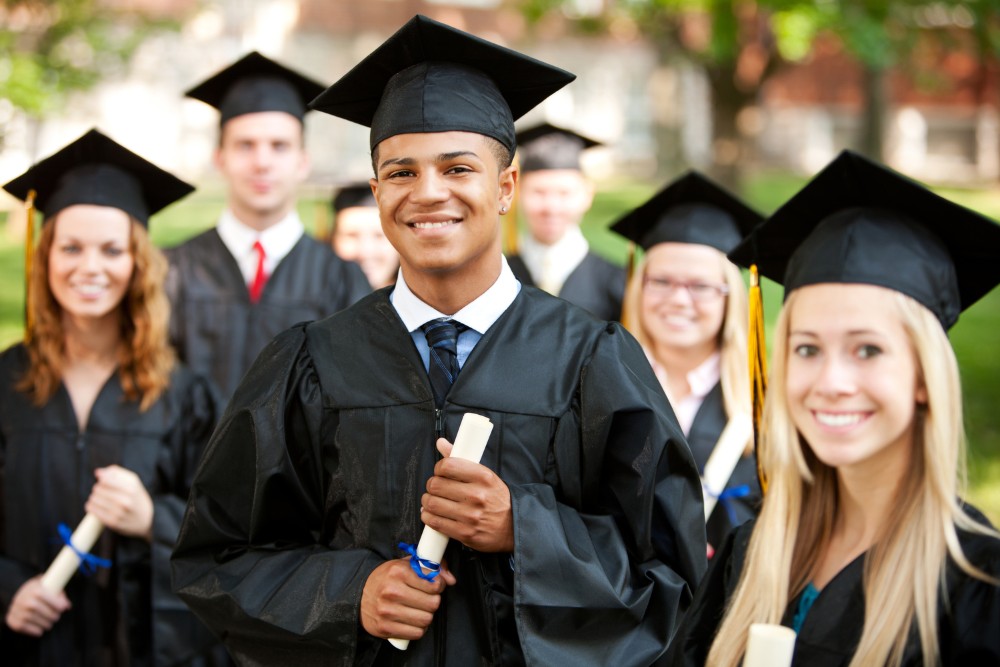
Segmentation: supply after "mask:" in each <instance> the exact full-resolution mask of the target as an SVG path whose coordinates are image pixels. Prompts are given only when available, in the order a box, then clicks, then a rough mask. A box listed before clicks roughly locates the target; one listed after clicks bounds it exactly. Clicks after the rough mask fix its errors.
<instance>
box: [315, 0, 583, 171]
mask: <svg viewBox="0 0 1000 667" xmlns="http://www.w3.org/2000/svg"><path fill="white" fill-rule="evenodd" d="M575 78H576V77H575V75H573V74H570V73H569V72H566V71H564V70H561V69H559V68H557V67H553V66H552V65H548V64H546V63H543V62H541V61H538V60H535V59H534V58H530V57H528V56H526V55H523V54H521V53H518V52H517V51H513V50H511V49H507V48H504V47H502V46H499V45H497V44H493V43H492V42H487V41H486V40H483V39H480V38H479V37H476V36H474V35H470V34H469V33H466V32H462V31H461V30H457V29H455V28H452V27H450V26H447V25H445V24H443V23H439V22H437V21H434V20H431V19H429V18H427V17H426V16H421V15H417V16H415V17H413V18H412V19H410V21H408V22H407V23H406V25H404V26H403V27H402V28H400V29H399V30H398V31H396V33H395V34H393V35H392V36H391V37H389V39H387V40H386V41H385V42H384V43H383V44H382V45H381V46H379V47H378V48H377V49H375V50H374V51H373V52H372V53H370V54H369V55H368V56H367V57H366V58H365V59H364V60H362V61H361V62H360V63H358V64H357V65H356V66H355V67H354V68H353V69H352V70H351V71H350V72H348V73H347V74H345V75H344V76H343V77H341V79H340V80H339V81H337V82H336V83H334V84H333V85H332V86H330V87H329V88H327V89H326V90H325V91H324V92H323V93H322V94H321V95H320V96H319V97H317V98H316V99H314V100H313V101H312V103H311V104H310V105H309V106H310V108H312V109H315V110H317V111H322V112H324V113H328V114H332V115H334V116H339V117H340V118H345V119H347V120H349V121H352V122H355V123H359V124H361V125H365V126H367V127H370V128H371V134H370V139H369V141H370V147H371V148H372V149H374V148H375V146H377V145H378V144H379V142H381V141H382V140H384V139H387V138H389V137H392V136H395V135H397V134H407V133H424V132H449V131H456V130H457V131H465V132H475V133H477V134H482V135H485V136H488V137H492V138H494V139H496V140H497V141H499V142H500V143H501V144H503V145H504V146H506V147H507V149H508V150H510V151H511V152H512V153H513V151H514V150H515V148H516V146H517V144H516V141H515V136H514V120H516V119H517V118H520V117H521V116H522V115H524V114H525V113H527V112H528V111H529V110H530V109H531V108H533V107H534V106H535V105H537V104H538V103H539V102H541V101H542V100H544V99H545V98H546V97H548V96H549V95H551V94H552V93H554V92H555V91H557V90H559V89H560V88H562V87H563V86H565V85H566V84H568V83H569V82H570V81H572V80H573V79H575Z"/></svg>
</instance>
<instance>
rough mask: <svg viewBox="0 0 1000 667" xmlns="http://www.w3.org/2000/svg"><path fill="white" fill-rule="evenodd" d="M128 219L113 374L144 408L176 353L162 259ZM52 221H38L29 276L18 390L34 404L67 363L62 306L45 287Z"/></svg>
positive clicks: (50, 390)
mask: <svg viewBox="0 0 1000 667" xmlns="http://www.w3.org/2000/svg"><path fill="white" fill-rule="evenodd" d="M129 219H130V226H131V229H130V234H129V252H131V253H132V258H133V261H134V268H133V269H132V278H131V280H130V281H129V286H128V290H127V291H126V293H125V296H124V298H123V299H122V301H121V303H120V304H119V308H121V314H122V317H121V332H120V342H121V345H120V347H119V361H118V363H119V369H118V375H119V377H120V378H121V385H122V390H123V391H124V393H125V397H126V398H127V399H128V400H131V401H135V400H138V401H139V409H140V410H141V411H145V410H146V409H148V408H149V406H150V405H152V404H153V403H154V402H155V401H156V399H157V398H159V397H160V395H161V394H162V393H163V391H164V389H166V387H167V385H168V384H169V383H170V373H171V371H172V370H173V367H174V363H175V355H174V351H173V348H171V347H170V343H169V341H168V337H167V327H168V323H169V320H170V304H169V302H168V301H167V297H166V294H165V293H164V292H163V282H164V280H165V278H166V275H167V260H166V258H165V257H164V256H163V253H161V252H160V251H159V249H157V248H156V247H155V246H154V245H153V244H152V241H150V239H149V234H148V232H147V231H146V228H145V227H144V226H143V225H142V224H140V223H139V222H138V221H137V220H135V219H134V218H131V217H130V218H129ZM56 224H58V216H56V217H55V218H54V219H52V220H50V221H47V224H44V225H43V226H42V232H41V235H40V236H39V239H38V245H37V247H36V249H35V257H34V261H33V265H34V270H33V271H32V272H31V276H30V277H29V278H28V303H29V309H30V311H31V316H32V318H33V320H34V327H33V328H32V331H31V339H30V341H29V342H28V343H27V344H26V348H27V352H28V358H29V360H30V365H29V367H28V370H27V371H26V372H25V374H24V376H23V377H22V378H21V379H20V381H19V382H18V384H17V389H18V390H19V391H23V392H25V393H26V394H28V395H29V396H31V398H32V401H33V402H34V403H35V404H36V405H43V404H45V403H46V402H47V401H48V400H49V399H51V398H52V396H53V394H55V392H56V390H57V389H58V388H59V385H60V383H61V382H62V369H63V366H64V364H65V362H66V358H65V353H66V338H65V336H66V334H65V331H64V330H63V318H62V307H61V306H60V305H59V302H58V301H56V299H55V297H54V296H53V294H52V290H51V288H50V287H49V269H48V259H49V252H50V251H51V249H52V245H53V239H54V238H55V226H56Z"/></svg>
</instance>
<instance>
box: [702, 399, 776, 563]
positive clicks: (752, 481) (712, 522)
mask: <svg viewBox="0 0 1000 667" xmlns="http://www.w3.org/2000/svg"><path fill="white" fill-rule="evenodd" d="M727 421H728V420H727V419H726V409H725V404H724V403H723V400H722V384H720V383H716V385H715V386H714V387H713V388H712V390H711V391H709V392H708V394H706V395H705V400H704V401H703V402H702V404H701V407H700V408H698V412H697V414H695V416H694V421H693V422H691V428H690V429H689V430H688V434H687V441H688V446H689V447H691V454H692V455H693V456H694V462H695V463H696V464H697V465H698V471H699V472H701V473H704V472H705V464H706V463H707V462H708V457H709V456H711V455H712V451H713V450H714V449H715V445H716V443H717V442H718V441H719V436H720V435H722V430H723V429H724V428H725V427H726V423H727ZM756 460H757V459H756V458H755V457H754V456H753V455H752V454H751V455H750V456H744V457H742V458H741V459H740V460H739V462H738V463H737V464H736V468H735V469H733V474H732V476H731V477H730V478H729V482H728V483H727V484H726V490H727V491H731V490H732V489H735V488H737V487H740V486H743V485H746V486H747V487H749V489H750V494H749V495H747V496H743V497H739V498H727V499H725V503H728V506H729V510H731V511H732V513H733V518H735V522H734V521H733V519H732V518H730V516H729V511H727V509H726V507H725V503H724V502H723V500H719V501H718V502H717V503H716V505H715V509H713V510H712V514H711V515H710V516H709V517H708V525H707V526H706V531H707V533H708V543H709V544H711V545H712V547H713V548H715V549H718V548H719V547H720V546H721V545H722V543H723V541H725V539H726V535H728V534H729V532H730V531H731V530H732V529H733V528H735V527H736V526H739V525H740V524H742V523H744V522H746V521H749V520H750V519H752V518H754V517H755V516H757V511H758V510H759V509H760V483H759V482H758V481H757V463H756Z"/></svg>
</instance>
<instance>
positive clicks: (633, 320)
mask: <svg viewBox="0 0 1000 667" xmlns="http://www.w3.org/2000/svg"><path fill="white" fill-rule="evenodd" d="M761 219H762V218H761V216H760V215H759V214H758V213H757V212H755V211H753V210H752V209H750V208H749V207H748V206H747V205H746V204H744V203H743V202H742V201H740V200H739V199H737V198H736V197H734V196H732V195H731V194H729V193H728V192H726V191H725V190H723V189H722V188H720V187H719V186H718V185H716V184H714V183H713V182H712V181H710V180H709V179H707V178H705V177H704V176H702V175H700V174H698V173H696V172H689V173H687V174H686V175H684V176H682V177H681V178H678V179H677V180H675V181H673V182H671V183H669V184H668V185H667V186H666V187H664V188H663V189H662V190H661V191H660V192H659V193H657V194H656V195H654V196H653V197H652V198H651V199H650V200H649V201H647V202H646V203H644V204H642V205H641V206H639V207H638V208H637V209H635V210H634V211H631V212H630V213H628V214H626V215H625V216H624V217H622V218H621V219H620V220H619V221H618V222H616V223H615V224H614V225H613V226H612V230H613V231H615V232H617V233H619V234H621V235H622V236H624V237H626V238H627V239H629V240H630V241H632V242H634V243H636V244H638V245H639V246H641V247H642V249H643V250H644V251H645V253H644V256H643V258H642V260H641V261H640V262H639V263H638V265H637V266H636V268H635V270H634V272H633V274H632V277H631V279H630V281H629V284H628V290H627V291H626V295H625V312H624V315H623V317H622V323H623V324H624V325H625V327H626V328H627V329H628V330H629V331H630V332H631V333H632V335H634V336H635V337H636V339H638V341H639V342H640V343H641V344H642V346H643V349H644V350H645V351H646V355H647V357H648V358H649V361H650V363H651V364H652V366H653V371H654V372H655V374H656V377H657V378H658V379H659V380H660V384H661V385H662V386H663V391H664V392H665V393H666V394H667V398H668V399H670V404H671V405H672V406H673V409H674V413H675V414H676V415H677V421H678V423H680V425H681V428H682V429H683V430H684V435H685V436H686V437H687V441H688V445H689V446H690V447H691V453H692V454H693V455H694V459H695V462H696V463H697V464H698V471H699V473H701V474H702V475H704V473H705V464H706V462H707V461H708V459H709V457H710V456H711V455H712V454H713V452H715V450H716V446H717V444H719V443H720V436H721V435H722V433H723V430H724V429H726V427H727V425H728V424H729V423H730V422H732V427H731V429H732V430H733V432H734V433H741V434H742V436H741V437H735V436H734V440H733V442H734V445H733V446H736V447H739V449H740V450H742V452H743V453H742V456H741V457H740V458H739V459H738V460H737V462H736V465H735V468H734V469H733V470H732V473H731V475H730V476H729V481H728V482H727V483H726V484H725V490H723V491H721V493H720V492H719V491H718V490H716V496H717V498H716V499H717V501H718V502H717V503H716V505H715V508H714V509H713V511H712V513H711V515H710V516H709V517H708V524H707V531H708V545H709V556H711V554H712V551H713V549H714V548H716V547H718V546H719V545H721V544H722V541H723V539H724V538H725V536H726V535H727V534H728V533H729V532H730V531H731V530H732V529H733V528H734V527H736V526H738V525H740V524H742V523H743V522H745V521H747V520H748V519H750V518H752V517H754V516H756V513H757V509H758V507H759V504H760V485H759V483H758V481H757V465H756V459H755V458H754V455H753V446H752V433H751V431H750V421H749V416H750V381H749V377H748V373H747V297H746V288H745V287H744V285H743V278H742V275H741V274H740V270H739V268H738V267H737V266H736V265H735V264H733V263H732V262H730V261H729V260H728V259H726V253H727V252H729V251H730V250H732V249H733V248H735V247H736V246H737V245H738V244H739V242H740V239H742V238H743V236H744V235H745V234H748V233H749V232H750V230H751V229H753V227H754V225H756V224H757V223H759V222H760V221H761ZM729 458H731V457H729Z"/></svg>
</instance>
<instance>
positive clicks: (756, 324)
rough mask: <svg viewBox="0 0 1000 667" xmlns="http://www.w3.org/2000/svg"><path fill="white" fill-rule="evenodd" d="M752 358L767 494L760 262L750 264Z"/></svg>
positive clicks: (756, 434) (760, 470)
mask: <svg viewBox="0 0 1000 667" xmlns="http://www.w3.org/2000/svg"><path fill="white" fill-rule="evenodd" d="M747 350H748V352H749V357H750V405H751V416H752V417H753V442H754V454H755V455H756V457H757V478H758V480H759V481H760V490H761V492H762V493H767V476H766V475H765V474H764V467H763V463H762V461H763V457H762V456H761V453H762V452H761V450H760V439H761V437H760V436H761V431H762V429H763V418H764V394H765V393H767V346H766V345H765V343H764V298H763V295H762V294H761V290H760V277H759V276H758V275H757V265H756V264H753V265H751V266H750V331H749V335H748V339H747Z"/></svg>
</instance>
